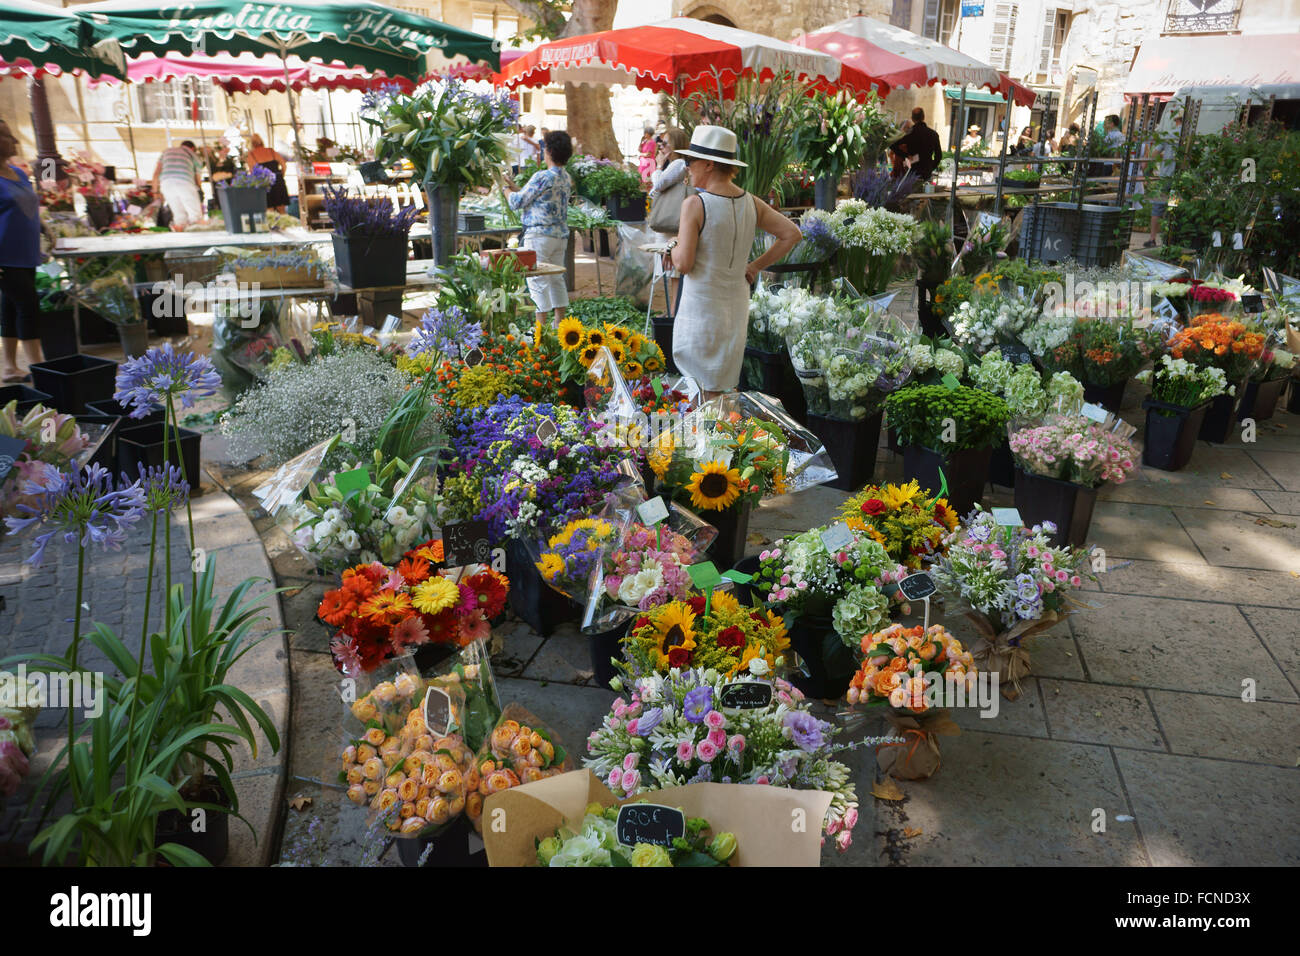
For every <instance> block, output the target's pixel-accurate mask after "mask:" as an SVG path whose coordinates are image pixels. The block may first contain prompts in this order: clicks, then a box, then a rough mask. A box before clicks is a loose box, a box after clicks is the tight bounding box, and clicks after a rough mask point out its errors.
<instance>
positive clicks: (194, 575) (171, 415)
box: [163, 393, 198, 600]
mask: <svg viewBox="0 0 1300 956" xmlns="http://www.w3.org/2000/svg"><path fill="white" fill-rule="evenodd" d="M167 427H168V428H169V429H170V430H171V433H172V437H173V438H174V439H175V444H176V467H177V468H179V469H180V471H181V479H182V480H183V481H184V482H185V483H186V484H188V485H189V486H190V492H191V494H192V493H193V491H194V483H193V482H191V481H190V476H189V475H187V474H185V456H184V455H182V454H181V429H180V425H179V424H178V423H177V421H176V402H175V400H174V399H173V398H172V396H171V394H170V393H169V394H168V395H167ZM165 440H166V436H164V442H165ZM164 447H165V445H164ZM163 460H164V461H165V460H166V456H165V455H164V456H163ZM190 497H191V495H188V494H187V495H186V496H185V520H186V521H187V522H188V524H189V530H190V599H191V600H193V598H194V594H195V593H196V592H197V591H198V572H197V571H195V570H194V548H195V544H194V509H193V508H192V507H190Z"/></svg>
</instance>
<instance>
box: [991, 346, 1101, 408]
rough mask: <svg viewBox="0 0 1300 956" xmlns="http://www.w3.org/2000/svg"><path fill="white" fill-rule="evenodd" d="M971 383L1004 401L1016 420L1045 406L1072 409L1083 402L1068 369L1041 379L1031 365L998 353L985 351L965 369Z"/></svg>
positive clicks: (1081, 393)
mask: <svg viewBox="0 0 1300 956" xmlns="http://www.w3.org/2000/svg"><path fill="white" fill-rule="evenodd" d="M966 375H967V377H968V378H969V379H970V382H971V384H972V385H974V386H975V387H976V388H981V389H983V390H984V391H986V392H992V393H993V394H994V395H997V396H998V397H999V398H1001V399H1003V400H1004V401H1005V402H1006V403H1007V407H1008V408H1009V409H1010V410H1011V416H1012V418H1013V419H1014V420H1016V421H1026V420H1032V419H1035V418H1039V417H1041V416H1042V415H1044V414H1046V413H1047V411H1048V409H1051V408H1057V409H1062V410H1074V409H1077V408H1080V407H1082V405H1083V386H1082V385H1081V384H1079V382H1078V380H1076V379H1075V377H1074V376H1073V375H1071V374H1070V373H1069V372H1054V373H1052V374H1051V375H1049V376H1048V378H1047V381H1046V382H1044V381H1043V378H1042V376H1041V375H1039V373H1038V369H1036V368H1034V366H1032V365H1016V364H1014V363H1012V362H1011V361H1009V360H1008V359H1006V358H1005V357H1004V356H1003V355H1002V353H1001V352H985V353H984V355H983V356H981V358H980V360H979V361H978V362H972V363H971V365H970V367H969V368H968V369H967V370H966Z"/></svg>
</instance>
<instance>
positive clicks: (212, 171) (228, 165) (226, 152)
mask: <svg viewBox="0 0 1300 956" xmlns="http://www.w3.org/2000/svg"><path fill="white" fill-rule="evenodd" d="M237 172H239V165H238V164H237V163H236V162H235V157H233V156H231V155H230V147H229V146H228V145H226V142H225V140H221V141H219V142H218V143H217V145H216V146H214V147H212V149H210V150H208V179H209V180H211V182H212V191H213V192H214V193H215V192H216V190H217V184H218V183H222V182H225V181H226V180H227V179H234V177H235V173H237ZM219 205H220V203H219V202H218V201H217V198H216V196H213V197H212V199H211V200H210V201H209V202H208V211H209V212H211V211H213V210H215V209H216V208H217V207H218V206H219Z"/></svg>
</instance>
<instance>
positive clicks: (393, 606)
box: [361, 591, 411, 624]
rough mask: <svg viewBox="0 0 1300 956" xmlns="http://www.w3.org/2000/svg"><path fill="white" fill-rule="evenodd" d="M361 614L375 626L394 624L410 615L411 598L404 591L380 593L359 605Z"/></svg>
mask: <svg viewBox="0 0 1300 956" xmlns="http://www.w3.org/2000/svg"><path fill="white" fill-rule="evenodd" d="M361 613H362V614H363V615H365V616H366V617H368V618H370V620H372V621H374V622H375V623H376V624H396V623H397V622H398V621H401V620H402V619H403V618H406V617H409V616H410V614H411V596H410V595H409V594H407V593H405V592H404V591H380V592H379V593H378V594H376V595H374V596H373V597H371V598H370V599H368V600H367V601H366V602H365V603H364V604H362V605H361Z"/></svg>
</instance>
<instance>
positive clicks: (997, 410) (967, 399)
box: [885, 385, 1011, 515]
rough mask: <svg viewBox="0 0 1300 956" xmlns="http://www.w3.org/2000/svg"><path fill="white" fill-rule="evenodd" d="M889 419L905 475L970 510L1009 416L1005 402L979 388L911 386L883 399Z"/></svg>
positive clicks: (962, 511)
mask: <svg viewBox="0 0 1300 956" xmlns="http://www.w3.org/2000/svg"><path fill="white" fill-rule="evenodd" d="M885 414H886V416H887V417H888V419H889V424H890V426H891V427H893V428H895V429H897V430H898V443H899V445H900V446H902V449H903V475H904V476H905V477H906V478H908V479H909V480H910V479H915V480H916V481H917V482H918V483H919V484H920V486H921V487H922V488H925V489H929V490H930V491H931V492H933V493H938V494H942V492H943V491H944V489H945V487H946V490H947V493H948V494H947V497H948V501H949V504H950V505H951V507H952V508H953V509H954V510H955V511H956V512H957V513H958V514H960V515H965V514H966V513H967V512H968V511H970V509H971V508H973V507H974V506H975V503H976V502H977V501H978V500H979V499H980V497H981V496H982V495H983V493H984V483H985V481H986V480H987V478H988V471H989V456H990V455H991V454H992V451H993V446H994V445H996V444H997V443H998V441H999V440H1000V439H1001V438H1002V435H1003V434H1004V430H1005V428H1006V424H1007V419H1008V418H1010V416H1011V410H1010V408H1008V406H1007V403H1006V402H1004V401H1003V400H1002V399H1000V398H998V397H997V396H996V395H992V394H990V393H988V392H985V391H983V390H981V389H977V388H966V387H964V386H961V385H958V386H956V387H955V388H949V387H948V386H946V385H911V386H908V387H907V388H904V389H902V390H901V391H898V392H895V393H894V394H893V395H890V396H889V397H888V398H886V399H885ZM940 472H942V474H940Z"/></svg>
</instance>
